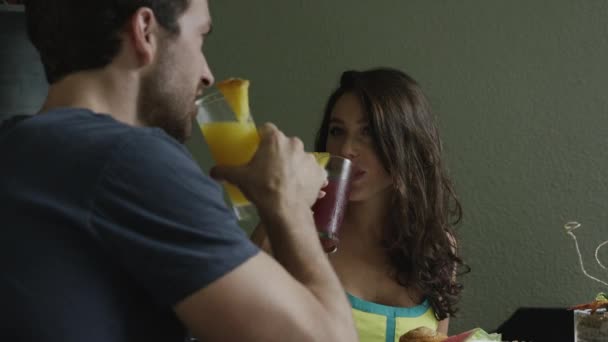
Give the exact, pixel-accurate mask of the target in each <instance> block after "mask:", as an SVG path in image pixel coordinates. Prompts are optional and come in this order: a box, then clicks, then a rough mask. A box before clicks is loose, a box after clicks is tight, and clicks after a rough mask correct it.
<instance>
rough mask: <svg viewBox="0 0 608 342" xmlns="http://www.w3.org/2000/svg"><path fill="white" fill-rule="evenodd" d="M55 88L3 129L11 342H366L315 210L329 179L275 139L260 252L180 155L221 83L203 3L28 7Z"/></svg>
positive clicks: (99, 0) (245, 175)
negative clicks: (209, 51) (212, 64)
mask: <svg viewBox="0 0 608 342" xmlns="http://www.w3.org/2000/svg"><path fill="white" fill-rule="evenodd" d="M26 14H27V21H28V34H29V36H30V39H31V40H32V42H33V44H34V46H35V47H36V48H37V49H38V51H39V52H40V56H41V59H42V62H43V64H44V67H45V72H46V76H47V79H48V81H49V83H50V89H49V93H48V97H47V99H46V101H45V103H44V105H43V108H42V109H41V111H40V113H39V114H37V115H35V116H33V117H31V118H22V117H19V118H16V119H13V120H11V121H10V122H6V123H4V124H3V125H2V127H1V128H0V155H2V159H3V166H2V168H0V189H2V191H0V203H1V205H0V217H2V222H3V224H2V235H3V237H2V239H0V266H1V270H2V272H1V273H0V303H2V316H0V322H1V323H0V326H1V329H0V340H2V341H64V342H71V341H113V342H122V341H182V340H183V338H184V336H185V334H186V331H189V332H190V333H192V335H194V336H195V337H197V338H198V339H199V340H201V341H352V340H356V335H355V332H354V328H353V323H352V317H351V313H350V311H349V307H348V304H347V301H346V298H345V294H344V292H343V290H342V288H341V286H340V283H339V281H338V279H337V277H336V276H335V274H334V273H333V271H332V270H331V267H330V265H329V263H328V262H327V259H326V257H325V255H324V254H323V253H322V250H321V247H320V244H319V242H318V240H317V237H316V233H315V229H314V222H313V219H312V215H311V212H310V206H311V205H312V203H314V201H315V199H316V197H317V195H318V193H319V189H320V188H321V186H322V184H323V183H324V181H325V176H326V175H325V173H324V171H323V170H322V169H321V168H319V166H318V165H316V162H315V161H314V158H313V157H311V156H310V155H308V154H306V153H305V152H304V150H303V145H302V142H301V141H299V140H298V139H296V138H287V137H285V136H284V135H283V134H282V133H281V132H280V131H278V130H277V129H276V128H275V127H274V126H272V125H270V124H268V125H265V126H264V127H262V128H261V131H260V134H261V142H260V146H259V149H258V152H257V154H256V155H255V156H254V158H253V159H252V161H251V162H250V163H249V164H248V165H246V166H243V167H235V168H229V167H216V168H215V169H214V171H213V176H214V177H215V178H217V179H223V180H227V181H229V182H232V183H234V184H236V185H238V186H239V187H241V189H242V190H243V191H244V193H245V194H246V195H247V196H248V197H249V198H250V199H251V200H252V202H253V203H254V204H255V205H256V206H257V207H258V210H259V213H260V216H261V220H262V222H263V223H264V224H265V225H266V226H267V229H268V234H269V236H270V240H271V243H272V248H273V252H274V255H275V258H276V260H277V261H278V262H279V263H280V264H279V263H277V262H276V261H274V260H273V259H272V258H271V257H269V256H268V255H267V254H264V253H260V252H258V249H257V248H255V247H254V246H253V245H252V244H251V243H250V242H249V241H248V239H247V237H246V236H245V235H244V234H243V233H242V231H240V229H239V227H238V225H237V223H236V221H235V218H234V216H233V215H232V214H231V213H230V212H229V210H228V209H227V208H226V206H225V204H224V203H223V201H222V196H221V190H220V188H219V186H218V185H217V184H216V183H214V182H213V181H211V180H210V179H208V178H207V177H205V176H204V175H203V174H202V173H201V171H200V169H199V168H198V167H197V165H196V164H195V162H194V161H193V160H192V158H191V156H190V155H189V154H188V152H187V151H186V150H185V148H184V147H183V146H182V145H181V144H179V143H178V142H183V141H184V140H185V139H186V138H187V137H188V135H189V134H190V131H191V129H192V127H191V122H192V120H193V113H194V111H195V108H194V99H195V98H196V97H197V95H200V94H201V93H202V91H203V90H204V88H206V87H209V86H210V85H211V84H212V83H213V76H212V74H211V71H210V70H209V67H208V66H207V63H206V60H205V57H204V55H203V53H202V50H201V49H202V45H203V43H204V40H205V37H206V35H207V34H209V32H210V30H211V20H210V17H209V11H208V5H207V1H206V0H131V1H129V0H121V1H107V0H96V1H82V0H55V1H50V0H29V1H28V2H27V5H26Z"/></svg>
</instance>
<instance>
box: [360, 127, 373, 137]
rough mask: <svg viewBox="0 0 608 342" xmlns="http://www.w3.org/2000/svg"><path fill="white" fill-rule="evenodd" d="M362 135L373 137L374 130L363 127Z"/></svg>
mask: <svg viewBox="0 0 608 342" xmlns="http://www.w3.org/2000/svg"><path fill="white" fill-rule="evenodd" d="M361 134H362V135H364V136H371V135H372V129H371V128H370V127H363V129H361Z"/></svg>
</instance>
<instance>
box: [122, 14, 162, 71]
mask: <svg viewBox="0 0 608 342" xmlns="http://www.w3.org/2000/svg"><path fill="white" fill-rule="evenodd" d="M127 32H128V35H129V38H130V39H131V42H132V44H133V50H134V51H135V54H136V56H137V59H138V61H139V63H140V65H141V66H146V65H149V64H151V63H152V62H153V61H154V58H155V56H156V53H157V51H158V38H159V37H158V35H159V33H160V30H159V25H158V22H157V21H156V16H155V15H154V12H153V11H152V10H151V9H150V8H148V7H141V8H139V9H138V10H137V11H136V12H135V13H134V14H133V15H132V16H131V19H130V20H129V22H128V26H127Z"/></svg>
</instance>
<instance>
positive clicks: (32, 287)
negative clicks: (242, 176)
mask: <svg viewBox="0 0 608 342" xmlns="http://www.w3.org/2000/svg"><path fill="white" fill-rule="evenodd" d="M0 231H1V234H2V237H1V238H0V305H1V310H0V312H1V313H2V314H0V341H12V342H17V341H45V342H47V341H51V342H54V341H61V342H76V341H78V342H82V341H88V342H91V341H99V342H102V341H103V342H109V341H112V342H123V341H124V342H127V341H129V342H134V341H147V342H150V341H163V342H171V341H176V342H177V341H180V342H181V341H183V339H184V336H185V334H186V332H185V328H184V327H183V326H182V324H181V323H180V322H179V321H178V319H177V317H176V315H175V313H174V312H173V310H172V307H173V306H174V305H175V304H176V303H178V302H179V301H180V300H182V299H184V298H185V297H187V296H188V295H190V294H192V293H193V292H195V291H196V290H198V289H201V288H204V287H205V286H207V285H209V284H210V283H211V282H213V281H214V280H216V279H218V278H219V277H221V276H223V275H225V274H226V273H228V272H230V271H231V270H233V269H234V268H235V267H237V266H238V265H240V264H242V263H243V262H244V261H246V260H247V259H249V258H250V257H252V256H253V255H255V254H256V253H257V252H258V249H257V248H256V247H255V246H254V245H253V244H252V243H251V242H250V241H249V240H248V238H247V236H246V235H245V234H244V233H243V231H242V230H241V229H240V228H239V226H238V224H237V221H236V218H235V217H234V215H233V214H232V213H231V212H230V210H229V209H228V208H227V207H226V205H225V203H224V201H223V198H222V192H221V188H220V187H219V186H218V184H217V183H215V182H214V181H212V180H211V179H209V178H208V177H207V176H205V175H204V174H203V173H202V172H201V170H200V168H199V167H198V165H197V164H196V163H195V162H194V161H193V159H192V157H191V155H190V154H189V153H188V151H187V150H186V149H185V148H184V147H183V146H182V145H181V144H179V143H178V142H176V141H175V140H174V139H172V138H171V137H169V136H168V135H167V134H165V133H164V132H163V131H162V130H160V129H156V128H137V127H131V126H128V125H124V124H122V123H119V122H118V121H116V120H114V119H113V118H111V117H110V116H107V115H102V114H96V113H93V112H90V111H88V110H83V109H60V110H54V111H50V112H46V113H42V114H38V115H36V116H33V117H31V118H27V119H23V120H19V119H15V120H12V122H7V123H5V124H4V125H2V126H1V127H0ZM243 289H244V290H245V291H246V284H243Z"/></svg>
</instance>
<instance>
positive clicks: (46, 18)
mask: <svg viewBox="0 0 608 342" xmlns="http://www.w3.org/2000/svg"><path fill="white" fill-rule="evenodd" d="M189 4H190V0H92V1H84V0H27V1H26V2H25V12H26V18H27V32H28V35H29V38H30V40H31V42H32V44H33V45H34V46H35V47H36V49H38V52H39V53H40V58H41V60H42V64H43V65H44V71H45V73H46V78H47V80H48V82H49V83H51V84H52V83H55V82H56V81H58V80H60V79H61V78H63V77H65V76H66V75H68V74H71V73H73V72H78V71H82V70H89V69H98V68H102V67H104V66H106V65H108V64H109V63H110V62H111V61H112V59H113V58H114V57H115V56H116V54H117V53H118V51H119V49H120V44H121V38H120V32H121V31H122V29H123V28H124V26H125V24H126V22H127V21H128V20H129V18H131V16H132V15H133V14H134V13H135V12H136V11H137V10H138V9H139V8H141V7H148V8H150V9H151V10H152V11H153V12H154V15H155V16H156V20H157V21H158V22H159V24H160V25H161V26H162V27H163V28H165V29H166V30H167V31H168V32H170V33H172V34H177V33H179V25H178V23H177V20H178V18H179V17H180V16H181V14H182V13H183V12H184V11H185V10H186V9H187V8H188V6H189Z"/></svg>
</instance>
